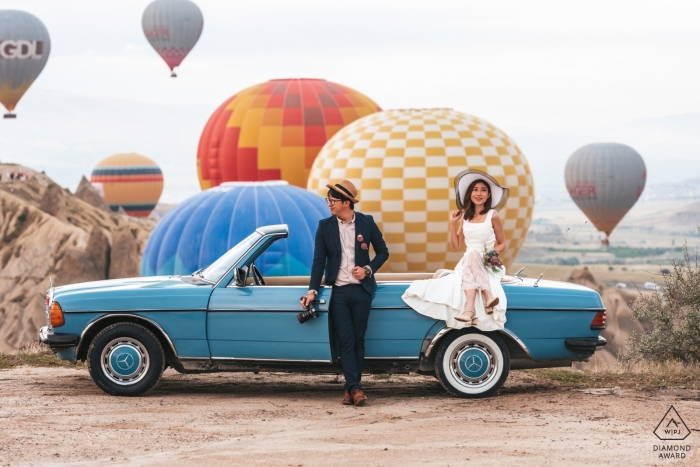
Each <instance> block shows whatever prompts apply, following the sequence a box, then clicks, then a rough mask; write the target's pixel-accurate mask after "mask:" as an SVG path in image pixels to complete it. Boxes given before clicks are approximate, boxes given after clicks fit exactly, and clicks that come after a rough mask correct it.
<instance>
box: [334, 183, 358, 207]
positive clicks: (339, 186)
mask: <svg viewBox="0 0 700 467" xmlns="http://www.w3.org/2000/svg"><path fill="white" fill-rule="evenodd" d="M326 187H327V188H329V189H331V190H333V191H335V192H336V193H339V194H341V195H343V196H344V197H346V198H347V199H349V200H350V201H352V202H353V203H359V202H360V200H359V199H357V188H355V185H353V183H352V182H351V181H350V180H341V181H339V182H338V183H335V184H333V185H331V184H330V183H329V184H327V185H326Z"/></svg>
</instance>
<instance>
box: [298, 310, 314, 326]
mask: <svg viewBox="0 0 700 467" xmlns="http://www.w3.org/2000/svg"><path fill="white" fill-rule="evenodd" d="M311 318H318V311H316V309H315V308H314V307H313V306H309V309H308V310H304V311H302V312H301V313H299V314H297V319H298V320H299V323H301V324H304V323H305V322H307V321H308V320H310V319H311Z"/></svg>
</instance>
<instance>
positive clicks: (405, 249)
mask: <svg viewBox="0 0 700 467" xmlns="http://www.w3.org/2000/svg"><path fill="white" fill-rule="evenodd" d="M468 168H469V169H478V170H483V171H484V172H487V173H488V174H489V175H491V176H493V177H494V178H495V179H496V180H497V181H498V183H499V184H501V186H504V187H508V188H509V189H510V198H509V199H508V201H507V203H506V205H505V207H503V208H502V209H501V210H500V213H499V214H500V215H501V218H502V219H503V227H504V230H505V235H506V242H507V248H506V251H505V252H504V253H503V254H502V255H501V258H502V260H503V263H504V264H505V265H506V267H509V266H510V265H511V264H512V263H513V261H514V260H515V258H516V256H517V254H518V251H519V250H520V248H521V247H522V246H523V243H524V242H525V237H526V235H527V231H528V228H529V227H530V222H531V220H532V208H533V206H534V203H535V187H534V183H533V180H532V173H531V172H530V167H529V165H528V163H527V159H526V158H525V156H524V155H523V154H522V153H521V152H520V149H519V148H518V146H517V145H516V144H515V142H514V141H513V140H512V139H510V137H508V135H506V134H505V133H504V132H503V131H501V130H499V129H498V128H496V127H495V126H493V125H492V124H490V123H489V122H487V121H485V120H482V119H480V118H477V117H474V116H472V115H467V114H464V113H461V112H457V111H454V110H452V109H410V110H387V111H383V112H378V113H374V114H371V115H368V116H366V117H363V118H360V119H359V120H356V121H354V122H353V123H351V124H349V125H348V126H346V127H344V128H343V129H342V130H340V131H339V132H338V133H336V134H335V135H334V136H333V137H332V138H331V139H329V140H328V142H326V144H325V146H323V148H322V149H321V152H320V153H319V154H318V156H317V157H316V160H315V161H314V163H313V166H312V167H311V173H310V175H309V181H308V184H307V188H308V189H309V190H311V191H315V192H317V193H319V194H321V195H324V196H325V194H326V192H327V188H326V184H327V183H330V182H331V181H337V180H340V179H344V178H347V179H348V180H350V181H352V182H353V183H354V184H355V185H356V186H357V188H358V190H359V199H360V201H361V202H360V204H359V205H358V206H357V208H358V210H359V211H361V212H363V213H365V214H371V215H372V216H374V219H375V220H376V221H377V223H378V224H379V227H380V229H381V230H382V232H383V233H384V238H385V240H386V242H387V245H388V247H389V253H390V257H389V261H388V263H387V264H386V265H385V266H384V267H383V268H382V270H383V271H384V272H424V271H435V270H437V269H440V268H448V269H452V268H453V267H454V266H455V265H456V263H457V262H458V261H459V259H460V258H461V257H462V255H463V253H464V252H463V251H460V252H453V251H451V249H450V246H449V243H448V231H449V223H448V218H449V213H450V211H452V210H455V209H457V207H456V203H455V194H454V177H455V176H456V175H457V174H459V173H460V172H461V171H463V170H465V169H468Z"/></svg>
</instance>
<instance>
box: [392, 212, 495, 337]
mask: <svg viewBox="0 0 700 467" xmlns="http://www.w3.org/2000/svg"><path fill="white" fill-rule="evenodd" d="M494 212H495V211H494V210H493V209H491V210H490V211H489V212H488V214H487V215H486V220H485V221H484V222H481V223H478V224H472V223H471V222H468V221H464V223H463V225H462V230H463V232H464V242H465V243H466V245H467V251H465V253H464V256H462V259H461V260H460V261H459V263H457V266H455V269H454V273H453V274H449V275H446V276H443V277H441V278H439V279H428V280H421V281H414V282H413V283H412V284H411V285H410V286H409V287H408V289H406V291H405V292H404V294H403V295H402V296H401V298H402V299H403V301H404V302H406V304H407V305H408V306H410V307H411V308H413V309H414V310H415V311H417V312H418V313H420V314H422V315H425V316H429V317H431V318H435V319H441V320H443V321H445V322H446V323H447V326H448V327H450V328H454V329H461V328H464V327H466V325H467V323H463V322H461V321H457V320H456V319H455V316H457V315H459V314H460V313H462V312H463V311H464V306H465V305H466V303H467V297H466V296H465V294H464V290H463V287H462V281H463V278H464V279H466V277H465V276H464V267H465V263H466V262H467V261H468V258H469V256H470V255H474V256H476V255H477V254H478V256H479V258H482V257H483V255H484V250H485V249H486V250H489V251H490V250H493V246H494V245H495V243H496V233H495V232H494V231H493V225H492V224H491V217H492V216H493V213H494ZM472 264H473V263H472ZM479 264H480V265H481V267H482V268H484V270H485V272H486V276H487V278H488V287H489V289H490V291H491V295H492V296H494V297H498V300H499V302H498V305H496V306H495V307H494V308H493V314H490V315H487V314H486V310H485V309H484V299H483V296H482V294H480V293H477V294H476V302H475V303H474V305H475V308H476V317H477V318H479V324H477V325H476V328H477V329H480V330H482V331H498V330H501V329H503V328H504V326H505V323H506V307H507V301H506V294H505V292H504V291H503V287H502V286H501V278H502V277H503V276H504V275H505V273H506V269H505V266H503V267H501V268H499V270H498V272H493V271H492V270H491V268H486V267H485V266H484V265H483V264H484V263H483V259H481V260H480V263H479ZM479 272H481V271H479ZM467 276H471V278H473V277H474V275H473V274H471V275H469V274H468V275H467ZM477 276H482V274H477ZM482 277H483V276H482ZM479 288H481V287H479Z"/></svg>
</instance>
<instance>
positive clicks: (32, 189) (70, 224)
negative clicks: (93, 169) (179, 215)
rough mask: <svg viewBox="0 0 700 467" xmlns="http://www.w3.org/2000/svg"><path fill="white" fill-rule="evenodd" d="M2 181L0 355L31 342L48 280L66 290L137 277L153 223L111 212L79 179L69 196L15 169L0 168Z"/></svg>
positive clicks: (49, 182)
mask: <svg viewBox="0 0 700 467" xmlns="http://www.w3.org/2000/svg"><path fill="white" fill-rule="evenodd" d="M9 173H21V174H28V175H29V179H28V180H23V179H20V180H9V179H8V177H7V174H9ZM0 174H1V175H2V180H1V181H0V351H5V352H7V351H11V350H14V349H17V348H18V347H19V346H20V345H22V344H24V343H28V342H32V341H36V339H37V331H38V329H39V328H40V327H41V326H43V325H44V324H45V318H44V297H45V295H46V290H47V289H48V287H49V278H52V279H53V283H54V285H64V284H71V283H76V282H85V281H93V280H101V279H114V278H120V277H132V276H138V275H139V268H140V262H141V255H142V252H143V248H144V246H145V244H146V240H147V239H148V235H149V234H150V231H151V230H152V228H153V226H154V225H155V221H153V220H148V219H137V218H132V217H128V216H126V215H125V214H124V213H123V212H122V213H116V214H115V213H112V212H110V211H109V208H107V206H106V205H105V204H104V202H103V201H102V199H101V198H100V197H99V195H98V194H97V193H96V192H95V190H94V189H93V188H92V186H91V185H90V183H89V182H88V181H87V180H86V179H85V178H84V177H83V180H82V181H81V184H80V186H79V188H78V190H77V191H76V193H75V194H71V193H70V191H68V190H67V189H64V188H61V187H60V186H58V185H57V184H56V183H54V182H53V180H51V179H50V178H49V177H47V176H46V175H45V174H43V173H38V172H35V171H33V170H31V169H29V168H27V167H23V166H20V165H15V164H0ZM16 178H18V177H16ZM22 178H24V177H22Z"/></svg>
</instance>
